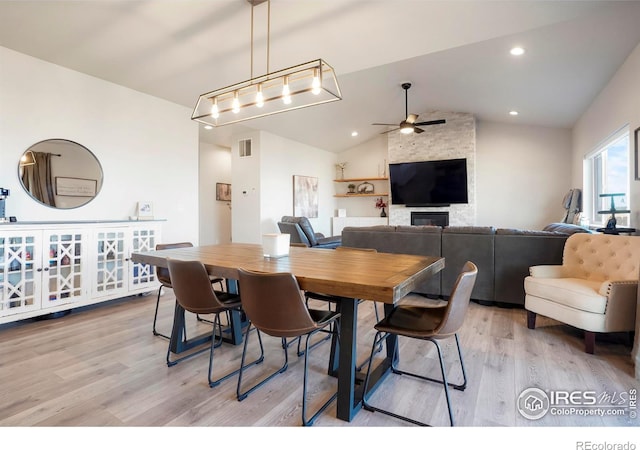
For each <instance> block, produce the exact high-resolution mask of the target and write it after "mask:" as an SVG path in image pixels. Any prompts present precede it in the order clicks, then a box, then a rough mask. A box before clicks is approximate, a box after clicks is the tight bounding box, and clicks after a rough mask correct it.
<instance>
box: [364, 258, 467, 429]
mask: <svg viewBox="0 0 640 450" xmlns="http://www.w3.org/2000/svg"><path fill="white" fill-rule="evenodd" d="M477 274H478V268H477V267H476V265H475V264H474V263H472V262H471V261H467V262H466V263H465V265H464V267H463V268H462V271H461V272H460V274H459V275H458V278H457V280H456V282H455V285H454V286H453V289H452V291H451V296H450V297H449V301H448V302H447V304H446V305H444V306H435V307H434V306H429V305H417V304H412V305H409V304H405V305H402V304H401V305H398V306H396V307H395V308H393V310H392V311H391V313H389V314H388V315H387V316H386V317H385V318H384V319H382V320H381V321H379V322H378V323H377V324H376V325H375V329H376V330H377V332H376V335H375V337H374V339H373V345H372V347H371V357H370V359H369V364H368V367H367V375H366V378H365V382H364V388H363V389H364V391H363V392H364V396H363V399H362V403H363V407H364V408H365V409H367V410H369V411H378V412H381V413H383V414H386V415H388V416H391V417H395V418H397V419H401V420H404V421H407V422H410V423H412V424H415V425H422V426H429V424H427V423H424V422H421V421H418V420H415V419H412V418H409V417H405V416H402V415H400V414H396V413H394V412H391V411H389V410H385V409H382V408H381V407H379V406H374V405H372V404H371V402H370V398H371V394H372V392H369V391H368V387H369V378H370V375H371V366H372V362H373V359H374V352H375V348H376V345H377V344H378V343H379V342H380V341H382V340H384V339H386V338H387V337H389V336H390V335H394V336H396V337H397V336H403V337H407V338H410V339H419V340H427V341H430V342H433V344H434V345H435V347H436V350H437V352H438V360H439V362H440V372H441V373H442V380H439V379H435V378H429V377H426V376H423V375H420V374H417V373H414V372H409V371H405V370H402V369H399V368H398V365H399V355H398V343H397V340H396V343H395V347H394V350H393V357H392V363H391V364H392V366H391V372H392V374H397V375H409V376H412V377H415V378H418V379H420V380H424V381H432V382H436V383H439V384H442V385H443V387H444V393H445V397H446V400H447V408H448V410H449V422H450V423H451V426H453V425H454V423H453V412H452V411H451V400H450V398H449V386H451V387H453V388H454V389H457V390H460V391H464V390H465V388H466V387H467V374H466V372H465V369H464V362H463V360H462V351H461V350H460V341H459V339H458V330H459V329H460V327H461V326H462V324H463V322H464V317H465V314H466V312H467V309H468V306H469V301H470V299H471V291H472V290H473V286H474V284H475V281H476V276H477ZM451 336H453V337H455V340H456V346H457V347H458V356H459V357H460V368H461V370H462V378H463V382H462V383H461V384H453V383H450V382H448V381H447V374H446V370H445V366H444V359H443V356H442V349H441V348H440V344H439V343H438V341H439V340H442V339H445V338H448V337H451ZM407 352H409V349H407ZM412 355H414V356H415V353H414V354H412ZM414 359H415V358H414ZM389 378H391V377H388V378H387V380H388V379H389Z"/></svg>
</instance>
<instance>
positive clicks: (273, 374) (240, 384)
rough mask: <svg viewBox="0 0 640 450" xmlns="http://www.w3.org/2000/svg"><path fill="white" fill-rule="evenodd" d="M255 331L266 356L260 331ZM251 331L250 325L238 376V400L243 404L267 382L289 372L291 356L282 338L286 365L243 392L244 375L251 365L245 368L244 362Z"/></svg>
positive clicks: (262, 352) (261, 350)
mask: <svg viewBox="0 0 640 450" xmlns="http://www.w3.org/2000/svg"><path fill="white" fill-rule="evenodd" d="M254 329H255V331H256V333H257V334H258V341H259V342H260V353H261V355H264V348H263V346H262V337H261V336H260V331H259V330H258V329H257V328H254ZM251 330H252V328H251V324H250V323H249V326H248V327H247V332H246V334H245V337H244V347H243V349H242V358H241V360H240V369H239V374H238V386H237V388H236V397H237V398H238V401H239V402H241V401H242V400H244V399H245V398H247V396H248V395H249V394H251V393H252V392H253V391H255V390H256V389H258V388H259V387H260V386H262V385H263V384H265V383H266V382H267V381H269V380H271V379H272V378H273V377H275V376H276V375H278V374H280V373H282V372H284V371H285V370H287V367H289V356H288V353H287V349H286V343H285V338H282V345H283V348H284V364H283V365H282V367H280V368H279V369H278V370H276V371H275V372H273V373H272V374H270V375H269V376H267V377H266V378H264V379H263V380H262V381H260V382H259V383H257V384H256V385H254V386H252V387H251V388H249V389H248V390H246V391H244V392H242V389H241V388H242V374H243V372H244V369H245V367H248V366H249V365H250V364H248V365H247V366H245V364H244V360H245V357H246V355H247V344H248V342H249V334H250V333H251ZM261 361H262V356H261Z"/></svg>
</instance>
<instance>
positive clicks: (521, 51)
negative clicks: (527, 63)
mask: <svg viewBox="0 0 640 450" xmlns="http://www.w3.org/2000/svg"><path fill="white" fill-rule="evenodd" d="M509 53H511V54H512V55H513V56H520V55H524V49H523V48H522V47H513V48H512V49H511V50H510V51H509Z"/></svg>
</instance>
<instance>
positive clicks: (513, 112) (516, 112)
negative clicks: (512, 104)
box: [509, 111, 518, 116]
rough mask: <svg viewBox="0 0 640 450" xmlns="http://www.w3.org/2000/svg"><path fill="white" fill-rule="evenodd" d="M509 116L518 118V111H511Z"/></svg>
mask: <svg viewBox="0 0 640 450" xmlns="http://www.w3.org/2000/svg"><path fill="white" fill-rule="evenodd" d="M509 115H511V116H517V115H518V111H509Z"/></svg>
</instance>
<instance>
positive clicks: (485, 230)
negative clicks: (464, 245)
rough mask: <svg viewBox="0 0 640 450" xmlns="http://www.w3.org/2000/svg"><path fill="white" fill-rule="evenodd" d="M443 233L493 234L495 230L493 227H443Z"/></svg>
mask: <svg viewBox="0 0 640 450" xmlns="http://www.w3.org/2000/svg"><path fill="white" fill-rule="evenodd" d="M442 232H443V233H447V234H449V233H458V234H495V232H496V230H495V228H493V227H462V226H460V227H457V226H450V227H445V228H444V229H443V230H442Z"/></svg>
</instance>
